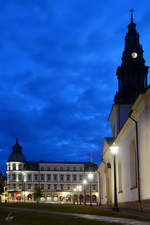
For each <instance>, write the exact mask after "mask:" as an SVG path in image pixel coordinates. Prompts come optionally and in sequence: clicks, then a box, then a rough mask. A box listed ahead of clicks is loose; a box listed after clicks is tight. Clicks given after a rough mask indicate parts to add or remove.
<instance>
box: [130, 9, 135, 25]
mask: <svg viewBox="0 0 150 225" xmlns="http://www.w3.org/2000/svg"><path fill="white" fill-rule="evenodd" d="M130 12H131V22H133V12H134V10H133V9H130Z"/></svg>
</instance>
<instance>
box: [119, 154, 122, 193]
mask: <svg viewBox="0 0 150 225" xmlns="http://www.w3.org/2000/svg"><path fill="white" fill-rule="evenodd" d="M118 187H119V190H118V191H119V192H122V165H121V159H120V158H118Z"/></svg>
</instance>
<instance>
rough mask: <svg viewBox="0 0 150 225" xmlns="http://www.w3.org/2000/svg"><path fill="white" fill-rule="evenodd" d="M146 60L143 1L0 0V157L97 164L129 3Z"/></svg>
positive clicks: (146, 6) (149, 20) (149, 16)
mask: <svg viewBox="0 0 150 225" xmlns="http://www.w3.org/2000/svg"><path fill="white" fill-rule="evenodd" d="M131 8H134V10H135V13H134V21H135V22H136V24H137V31H138V32H139V33H140V42H141V44H142V46H143V49H144V58H145V60H146V65H150V50H149V42H150V2H149V0H143V1H137V0H135V1H133V0H126V1H121V0H120V1H119V0H118V1H115V0H108V1H103V0H92V1H90V0H53V1H52V0H7V1H4V0H0V156H1V157H0V163H1V168H0V170H1V169H2V167H3V165H4V164H5V162H6V161H7V159H8V155H9V154H10V153H11V147H12V145H13V144H14V143H15V139H16V137H17V138H18V139H19V143H20V145H21V146H22V147H23V153H24V154H25V156H26V158H27V160H31V161H36V160H40V159H43V160H47V161H89V160H90V156H91V154H92V155H93V158H94V162H96V163H98V164H99V163H100V160H101V153H102V148H103V140H104V137H106V136H110V124H109V122H108V115H109V112H110V110H111V106H112V103H113V98H114V95H115V92H116V90H117V77H116V69H117V66H119V65H120V64H121V56H122V52H123V49H124V37H125V34H126V32H127V25H128V23H129V22H130V9H131Z"/></svg>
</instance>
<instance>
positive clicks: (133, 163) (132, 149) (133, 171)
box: [130, 140, 137, 189]
mask: <svg viewBox="0 0 150 225" xmlns="http://www.w3.org/2000/svg"><path fill="white" fill-rule="evenodd" d="M136 160H137V158H136V144H135V140H132V141H131V143H130V180H131V189H133V188H136V187H137V161H136Z"/></svg>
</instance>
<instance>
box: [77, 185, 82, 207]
mask: <svg viewBox="0 0 150 225" xmlns="http://www.w3.org/2000/svg"><path fill="white" fill-rule="evenodd" d="M77 190H78V193H79V198H78V199H79V202H80V205H81V199H80V191H82V186H81V185H78V186H77Z"/></svg>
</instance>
